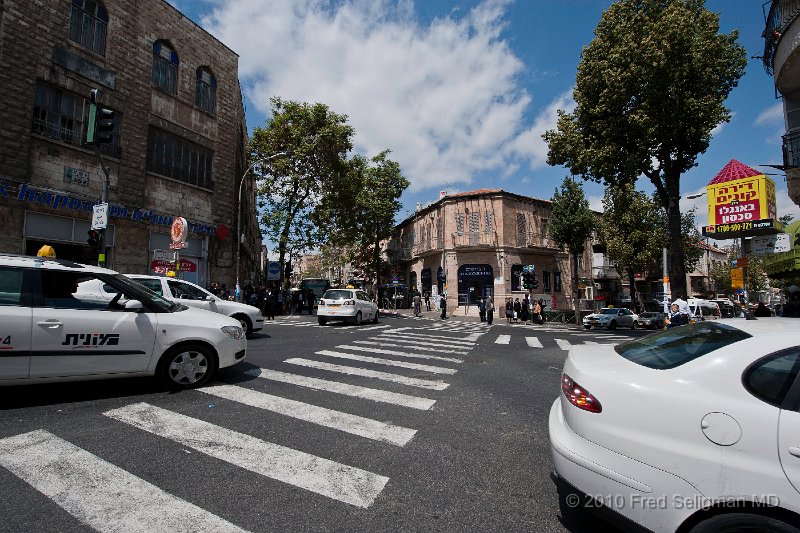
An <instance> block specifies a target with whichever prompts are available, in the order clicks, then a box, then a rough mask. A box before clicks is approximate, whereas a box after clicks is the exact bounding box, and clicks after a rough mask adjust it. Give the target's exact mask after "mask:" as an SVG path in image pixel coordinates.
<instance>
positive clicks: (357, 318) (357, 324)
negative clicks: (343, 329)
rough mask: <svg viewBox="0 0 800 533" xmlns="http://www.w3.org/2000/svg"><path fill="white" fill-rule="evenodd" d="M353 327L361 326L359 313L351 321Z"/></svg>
mask: <svg viewBox="0 0 800 533" xmlns="http://www.w3.org/2000/svg"><path fill="white" fill-rule="evenodd" d="M353 325H354V326H360V325H361V311H359V312H358V313H356V317H355V318H354V319H353Z"/></svg>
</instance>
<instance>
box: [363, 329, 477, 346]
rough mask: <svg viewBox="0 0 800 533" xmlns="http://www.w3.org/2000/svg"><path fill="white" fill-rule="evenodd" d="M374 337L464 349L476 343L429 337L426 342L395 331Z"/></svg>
mask: <svg viewBox="0 0 800 533" xmlns="http://www.w3.org/2000/svg"><path fill="white" fill-rule="evenodd" d="M374 338H375V339H379V340H387V341H408V342H415V343H417V344H419V345H421V346H438V347H442V346H452V347H453V348H462V349H468V348H472V347H473V346H474V345H475V343H474V342H471V341H462V340H459V339H449V340H444V339H429V340H430V342H426V341H425V340H422V339H418V338H416V337H414V338H409V337H408V336H407V335H405V334H403V333H395V334H391V333H381V334H380V335H377V336H375V337H374Z"/></svg>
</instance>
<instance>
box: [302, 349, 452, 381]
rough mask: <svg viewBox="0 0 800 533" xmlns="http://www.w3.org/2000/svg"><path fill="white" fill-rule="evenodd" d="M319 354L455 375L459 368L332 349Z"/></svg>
mask: <svg viewBox="0 0 800 533" xmlns="http://www.w3.org/2000/svg"><path fill="white" fill-rule="evenodd" d="M317 353H318V354H319V355H327V356H328V357H336V358H339V359H349V360H351V361H361V362H362V363H373V364H376V365H386V366H396V367H398V368H410V369H412V370H422V371H423V372H430V373H432V374H449V375H453V374H455V373H456V372H458V370H455V369H453V368H444V367H441V366H431V365H423V364H420V363H409V362H408V361H395V360H393V359H381V358H380V357H367V356H366V355H356V354H352V353H344V352H334V351H331V350H322V351H319V352H317Z"/></svg>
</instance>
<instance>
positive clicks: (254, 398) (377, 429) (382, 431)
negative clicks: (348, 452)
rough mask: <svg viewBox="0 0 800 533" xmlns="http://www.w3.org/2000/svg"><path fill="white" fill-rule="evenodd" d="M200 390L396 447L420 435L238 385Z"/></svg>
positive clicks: (390, 425) (207, 386)
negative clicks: (415, 435)
mask: <svg viewBox="0 0 800 533" xmlns="http://www.w3.org/2000/svg"><path fill="white" fill-rule="evenodd" d="M197 390H198V391H200V392H205V393H206V394H211V395H213V396H217V397H218V398H225V399H227V400H231V401H234V402H237V403H241V404H245V405H249V406H251V407H257V408H259V409H264V410H266V411H272V412H273V413H278V414H281V415H284V416H289V417H292V418H297V419H299V420H304V421H306V422H311V423H312V424H317V425H320V426H324V427H328V428H332V429H337V430H339V431H344V432H345V433H351V434H353V435H358V436H360V437H366V438H368V439H372V440H377V441H381V442H388V443H389V444H394V445H396V446H405V445H406V443H408V441H410V440H411V438H412V437H413V436H414V434H415V433H416V432H417V430H415V429H408V428H404V427H400V426H394V425H392V424H386V423H385V422H380V421H378V420H372V419H371V418H364V417H361V416H357V415H351V414H349V413H343V412H341V411H334V410H333V409H327V408H325V407H320V406H317V405H312V404H309V403H304V402H298V401H296V400H290V399H288V398H281V397H280V396H274V395H272V394H266V393H263V392H258V391H254V390H251V389H247V388H245V387H237V386H235V385H206V386H205V387H202V388H199V389H197Z"/></svg>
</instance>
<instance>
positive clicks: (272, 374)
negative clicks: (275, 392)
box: [245, 368, 436, 411]
mask: <svg viewBox="0 0 800 533" xmlns="http://www.w3.org/2000/svg"><path fill="white" fill-rule="evenodd" d="M245 374H249V375H251V376H256V377H259V378H264V379H271V380H272V381H280V382H281V383H289V384H291V385H297V386H299V387H308V388H309V389H316V390H321V391H326V392H333V393H336V394H343V395H345V396H353V397H356V398H364V399H365V400H372V401H373V402H383V403H390V404H393V405H400V406H402V407H409V408H411V409H419V410H421V411H427V410H428V409H430V408H431V407H432V406H433V404H435V403H436V400H430V399H428V398H420V397H419V396H410V395H408V394H400V393H398V392H389V391H384V390H379V389H370V388H368V387H361V386H358V385H350V384H348V383H339V382H337V381H327V380H324V379H319V378H311V377H306V376H299V375H297V374H288V373H286V372H278V371H277V370H267V369H266V368H254V369H252V370H247V371H245Z"/></svg>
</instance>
